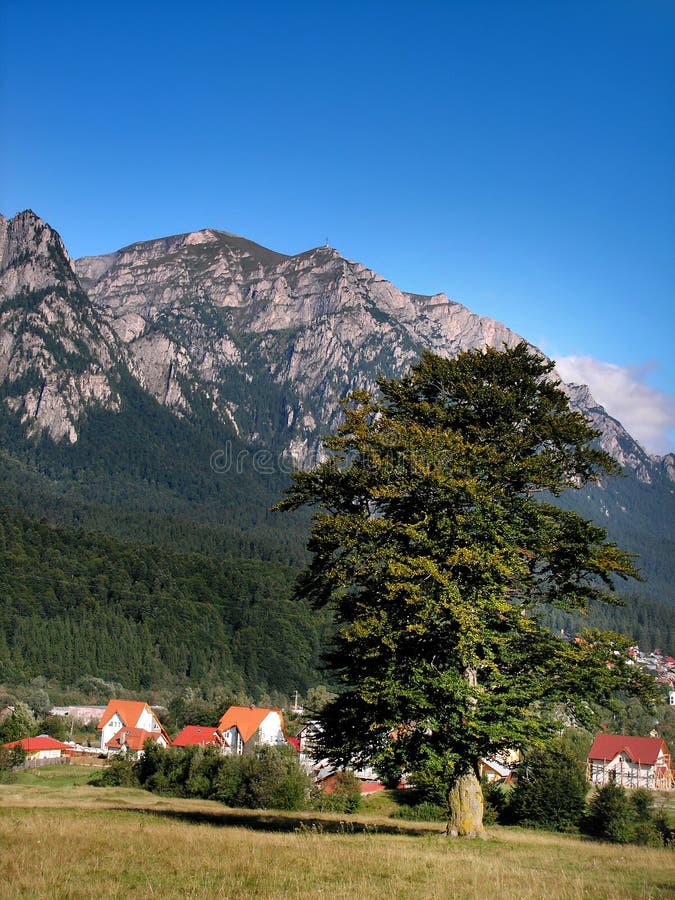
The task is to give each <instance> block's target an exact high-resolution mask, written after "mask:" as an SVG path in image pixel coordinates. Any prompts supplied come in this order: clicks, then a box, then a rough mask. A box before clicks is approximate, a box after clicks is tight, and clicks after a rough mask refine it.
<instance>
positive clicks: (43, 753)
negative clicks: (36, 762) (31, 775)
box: [26, 750, 61, 759]
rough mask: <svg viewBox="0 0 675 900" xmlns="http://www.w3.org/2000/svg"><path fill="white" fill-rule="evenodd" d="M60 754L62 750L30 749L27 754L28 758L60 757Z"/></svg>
mask: <svg viewBox="0 0 675 900" xmlns="http://www.w3.org/2000/svg"><path fill="white" fill-rule="evenodd" d="M60 756H61V751H60V750H29V751H28V753H27V754H26V758H27V759H58V758H59V757H60Z"/></svg>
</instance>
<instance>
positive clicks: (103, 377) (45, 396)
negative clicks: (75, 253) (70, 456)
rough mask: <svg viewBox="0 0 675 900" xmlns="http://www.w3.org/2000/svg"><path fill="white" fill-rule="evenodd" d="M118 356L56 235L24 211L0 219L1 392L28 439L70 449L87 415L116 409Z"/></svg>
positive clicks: (36, 218)
mask: <svg viewBox="0 0 675 900" xmlns="http://www.w3.org/2000/svg"><path fill="white" fill-rule="evenodd" d="M120 354H121V350H120V348H119V346H118V344H117V339H116V337H115V335H114V333H113V332H112V331H111V330H110V328H109V327H108V326H107V324H106V323H105V321H103V320H102V319H101V318H100V317H99V316H98V315H97V314H96V311H95V309H94V308H93V306H92V304H91V303H90V301H89V299H88V298H87V296H86V294H85V293H84V292H83V290H82V288H81V286H80V284H79V282H78V279H77V277H76V275H75V273H74V271H73V269H72V266H71V262H70V259H69V257H68V254H67V252H66V250H65V248H64V246H63V243H62V242H61V239H60V237H59V236H58V234H57V233H56V232H55V231H53V230H52V229H51V228H49V226H47V225H45V223H44V222H42V221H41V220H40V219H39V218H38V217H37V216H36V215H35V214H34V213H33V212H31V211H30V210H28V211H26V212H23V213H20V214H19V215H17V216H16V217H15V218H14V219H12V220H11V221H7V219H5V218H4V217H0V384H1V385H2V388H3V395H4V403H5V404H6V405H7V407H8V408H9V409H11V410H12V411H14V412H19V413H20V416H21V420H22V421H23V422H24V423H25V424H26V426H27V428H28V431H29V433H31V434H37V433H39V432H41V431H46V432H48V433H49V434H50V435H51V436H52V437H53V438H54V439H55V440H57V441H58V440H61V439H63V438H65V439H67V440H68V441H70V442H74V441H76V440H77V422H78V420H79V419H80V418H81V416H82V415H83V414H85V413H86V410H87V409H88V408H89V407H91V406H92V405H94V404H102V405H104V406H107V407H108V408H115V407H116V405H117V403H118V400H119V398H118V393H117V387H116V374H115V373H116V367H117V363H118V359H119V357H120Z"/></svg>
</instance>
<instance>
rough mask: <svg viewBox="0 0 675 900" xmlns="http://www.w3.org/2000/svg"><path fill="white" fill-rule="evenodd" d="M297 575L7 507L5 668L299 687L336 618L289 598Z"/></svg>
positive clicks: (2, 594)
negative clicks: (39, 518) (59, 523)
mask: <svg viewBox="0 0 675 900" xmlns="http://www.w3.org/2000/svg"><path fill="white" fill-rule="evenodd" d="M293 575H294V572H293V570H292V569H289V568H288V567H286V566H282V565H281V564H278V563H269V562H268V563H264V562H258V561H254V560H243V559H240V560H221V561H220V562H217V561H215V560H212V559H207V558H205V557H202V556H198V555H196V554H185V553H176V552H173V551H169V550H162V549H160V548H157V547H152V546H148V545H139V544H127V543H122V542H119V541H116V540H113V539H112V538H108V537H105V536H103V535H100V534H89V533H86V532H83V531H75V530H72V529H66V528H55V527H53V526H50V525H48V524H46V523H44V522H36V521H34V520H31V519H27V518H25V517H24V516H21V515H20V514H18V513H12V512H11V511H9V510H4V511H1V512H0V598H2V599H1V601H0V679H2V680H6V681H10V682H11V681H14V682H16V681H20V680H29V679H30V678H34V677H35V676H37V675H43V676H46V677H47V678H50V679H53V680H55V681H57V682H60V683H61V684H67V683H69V681H70V680H71V679H72V678H73V673H78V675H79V677H80V678H86V677H87V676H90V677H97V678H100V679H109V680H115V681H120V680H121V681H123V682H124V684H125V685H126V687H127V688H129V689H131V690H134V691H142V690H147V689H148V688H151V687H153V686H156V685H158V684H162V685H165V686H166V685H171V684H176V683H181V682H183V683H185V682H187V683H192V684H201V685H203V686H205V687H206V686H208V685H215V684H221V685H222V684H223V683H226V684H228V683H229V684H230V685H232V686H233V687H234V688H235V692H239V691H240V690H241V686H242V685H243V684H246V685H247V686H248V688H249V691H250V693H255V694H262V693H263V692H265V691H269V690H271V689H275V690H277V691H283V692H285V693H287V694H288V693H290V692H291V691H293V690H295V689H300V690H302V689H304V688H306V687H307V686H309V684H310V683H311V682H312V681H313V680H316V675H315V666H316V663H317V660H318V657H319V647H320V644H321V640H322V635H323V633H324V632H325V630H326V628H327V627H328V620H329V619H328V616H325V615H324V616H323V617H319V618H318V619H317V618H313V619H312V618H310V615H309V610H308V607H307V605H305V607H304V608H303V606H302V605H300V606H299V605H298V604H297V603H293V602H292V601H291V600H290V599H289V594H290V589H291V583H292V578H293ZM43 693H44V692H43ZM45 698H46V699H47V701H48V698H47V696H46V694H45ZM221 713H222V710H221ZM21 736H25V735H21Z"/></svg>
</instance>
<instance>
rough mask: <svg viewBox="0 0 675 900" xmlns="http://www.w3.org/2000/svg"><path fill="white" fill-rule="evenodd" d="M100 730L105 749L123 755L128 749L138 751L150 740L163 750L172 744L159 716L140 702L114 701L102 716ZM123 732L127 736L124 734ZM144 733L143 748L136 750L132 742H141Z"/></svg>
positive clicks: (141, 745) (99, 724)
mask: <svg viewBox="0 0 675 900" xmlns="http://www.w3.org/2000/svg"><path fill="white" fill-rule="evenodd" d="M98 728H99V730H100V732H101V750H109V751H112V752H119V751H120V750H122V749H125V747H126V748H127V749H129V750H134V752H137V751H138V750H140V749H142V748H143V744H144V743H145V741H146V740H147V739H148V738H149V737H150V738H153V740H156V741H157V742H158V743H159V744H161V745H162V747H168V746H169V744H170V743H171V739H170V738H169V735H168V734H167V733H166V731H165V730H164V726H163V725H162V723H161V722H160V721H159V719H158V718H157V716H156V715H155V713H154V712H153V711H152V710H151V709H150V707H149V706H148V704H147V703H143V702H142V701H140V700H111V701H110V702H109V703H108V705H107V706H106V708H105V711H104V713H103V715H102V716H101V720H100V722H99V723H98ZM123 729H124V730H125V732H126V734H125V735H121V734H120V732H121V731H122V730H123ZM140 732H144V733H145V734H146V737H145V738H144V740H142V741H141V743H140V747H138V748H137V747H132V746H131V744H130V743H128V742H129V741H131V743H133V744H136V743H138V740H139V739H140V738H139V736H138V733H140Z"/></svg>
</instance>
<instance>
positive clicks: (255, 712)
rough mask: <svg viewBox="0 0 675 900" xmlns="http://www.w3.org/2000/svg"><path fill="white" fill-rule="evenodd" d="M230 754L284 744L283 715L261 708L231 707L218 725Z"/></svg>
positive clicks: (273, 710)
mask: <svg viewBox="0 0 675 900" xmlns="http://www.w3.org/2000/svg"><path fill="white" fill-rule="evenodd" d="M218 731H219V732H220V733H221V734H222V735H223V737H224V738H225V739H226V740H227V742H228V744H229V746H230V748H231V751H232V753H245V752H246V751H247V750H250V749H251V748H252V747H255V746H259V745H261V744H268V745H271V746H276V745H277V744H285V743H286V728H285V726H284V714H283V713H282V711H281V710H280V709H269V708H267V707H263V706H231V707H230V708H229V709H228V710H227V712H226V713H225V715H224V716H223V717H222V719H221V720H220V722H219V723H218Z"/></svg>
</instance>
